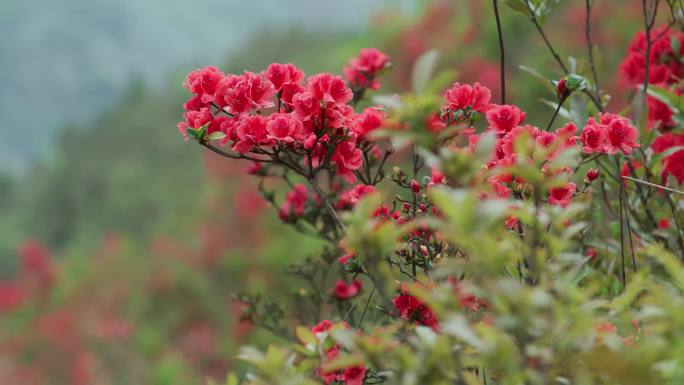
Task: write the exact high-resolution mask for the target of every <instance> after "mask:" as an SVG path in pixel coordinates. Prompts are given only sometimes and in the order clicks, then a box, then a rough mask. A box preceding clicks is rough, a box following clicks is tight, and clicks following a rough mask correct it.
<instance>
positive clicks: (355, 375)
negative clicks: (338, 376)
mask: <svg viewBox="0 0 684 385" xmlns="http://www.w3.org/2000/svg"><path fill="white" fill-rule="evenodd" d="M365 378H366V367H365V366H352V367H351V368H347V369H345V370H344V373H343V374H342V381H344V382H345V384H346V385H363V380H364V379H365Z"/></svg>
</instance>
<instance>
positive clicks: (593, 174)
mask: <svg viewBox="0 0 684 385" xmlns="http://www.w3.org/2000/svg"><path fill="white" fill-rule="evenodd" d="M598 177H599V170H598V169H596V168H590V169H589V171H587V180H588V181H589V183H591V182H593V181H595V180H596V179H597V178H598Z"/></svg>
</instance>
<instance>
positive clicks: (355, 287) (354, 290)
mask: <svg viewBox="0 0 684 385" xmlns="http://www.w3.org/2000/svg"><path fill="white" fill-rule="evenodd" d="M361 288H362V284H361V281H359V280H357V279H355V280H353V281H352V282H351V283H347V282H345V281H344V280H342V279H338V280H337V282H335V289H334V294H335V297H336V298H337V299H340V300H345V299H349V298H354V297H356V296H357V295H359V293H360V292H361Z"/></svg>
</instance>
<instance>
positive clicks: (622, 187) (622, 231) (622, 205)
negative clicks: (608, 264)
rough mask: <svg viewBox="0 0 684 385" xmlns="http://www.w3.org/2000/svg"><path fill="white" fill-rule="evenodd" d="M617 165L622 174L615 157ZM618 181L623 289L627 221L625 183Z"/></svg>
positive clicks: (623, 288)
mask: <svg viewBox="0 0 684 385" xmlns="http://www.w3.org/2000/svg"><path fill="white" fill-rule="evenodd" d="M615 167H616V169H617V174H618V175H620V161H619V160H618V159H617V158H615ZM618 183H619V184H620V192H619V194H620V196H619V201H620V271H621V276H622V290H625V287H627V276H626V273H625V221H624V218H623V215H624V213H625V183H624V182H623V181H619V182H618ZM630 236H631V235H630Z"/></svg>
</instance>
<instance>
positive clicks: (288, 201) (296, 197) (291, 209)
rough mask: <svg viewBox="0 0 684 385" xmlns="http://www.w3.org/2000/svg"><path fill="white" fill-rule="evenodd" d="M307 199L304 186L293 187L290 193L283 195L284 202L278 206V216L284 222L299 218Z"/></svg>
mask: <svg viewBox="0 0 684 385" xmlns="http://www.w3.org/2000/svg"><path fill="white" fill-rule="evenodd" d="M308 199H309V194H308V191H307V189H306V186H305V185H303V184H298V185H296V186H294V188H293V189H292V191H290V192H289V193H287V195H285V202H283V204H282V206H280V209H279V210H278V216H279V217H280V219H281V220H283V221H285V222H288V221H290V220H292V219H296V218H299V217H301V216H302V214H304V205H305V204H306V201H307V200H308Z"/></svg>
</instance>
